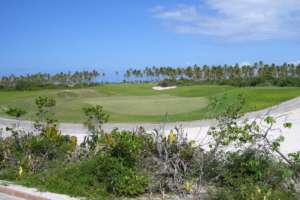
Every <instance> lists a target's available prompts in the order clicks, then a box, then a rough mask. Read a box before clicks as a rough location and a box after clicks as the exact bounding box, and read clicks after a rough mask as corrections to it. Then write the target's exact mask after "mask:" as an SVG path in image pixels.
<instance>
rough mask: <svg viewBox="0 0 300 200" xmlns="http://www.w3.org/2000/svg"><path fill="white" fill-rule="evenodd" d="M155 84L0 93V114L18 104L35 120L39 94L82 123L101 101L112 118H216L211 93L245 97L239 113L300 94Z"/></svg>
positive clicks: (299, 90) (58, 111) (295, 90)
mask: <svg viewBox="0 0 300 200" xmlns="http://www.w3.org/2000/svg"><path fill="white" fill-rule="evenodd" d="M154 85H155V84H152V83H147V84H107V85H102V86H97V87H93V88H86V89H69V90H61V89H60V90H41V91H5V92H4V91H2V92H0V115H1V116H5V117H8V116H6V114H5V109H6V108H8V107H22V108H24V109H26V110H27V111H28V114H26V115H25V116H24V119H29V120H32V119H34V113H35V107H34V99H35V98H36V97H37V96H40V95H48V96H53V97H55V98H56V100H57V106H56V108H55V110H54V111H55V113H56V116H57V118H58V119H59V120H60V121H63V122H82V120H83V112H82V108H83V107H85V106H88V105H91V104H92V105H95V104H99V105H103V106H104V110H105V111H107V112H108V113H109V114H110V121H111V122H137V121H139V122H145V121H149V122H159V121H165V120H166V112H168V118H167V119H168V120H169V121H187V120H197V119H203V118H210V117H214V116H216V114H217V113H218V112H220V111H221V110H222V108H218V109H216V110H212V109H211V108H210V107H209V106H208V104H209V101H210V99H211V98H212V97H219V98H221V97H224V94H226V95H225V97H226V99H223V101H224V102H225V103H224V104H226V102H231V101H234V99H235V98H236V96H237V95H239V94H243V95H245V97H246V105H245V108H244V111H245V112H246V111H254V110H258V109H263V108H266V107H269V106H273V105H276V104H278V103H280V102H283V101H286V100H289V99H292V98H294V97H297V96H300V88H292V87H282V88H281V87H253V88H248V87H243V88H236V87H230V86H215V85H195V86H182V87H178V88H176V89H172V90H165V91H155V90H152V87H153V86H154Z"/></svg>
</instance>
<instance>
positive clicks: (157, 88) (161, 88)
mask: <svg viewBox="0 0 300 200" xmlns="http://www.w3.org/2000/svg"><path fill="white" fill-rule="evenodd" d="M175 88H177V86H170V87H161V86H154V87H152V89H153V90H171V89H175Z"/></svg>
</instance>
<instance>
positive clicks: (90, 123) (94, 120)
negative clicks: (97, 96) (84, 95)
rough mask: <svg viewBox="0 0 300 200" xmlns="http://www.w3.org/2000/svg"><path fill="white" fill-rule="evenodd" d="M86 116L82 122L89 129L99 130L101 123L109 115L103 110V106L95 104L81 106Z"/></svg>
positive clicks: (106, 119) (105, 120)
mask: <svg viewBox="0 0 300 200" xmlns="http://www.w3.org/2000/svg"><path fill="white" fill-rule="evenodd" d="M83 111H84V114H85V116H86V121H85V122H84V124H85V125H86V126H87V127H88V129H89V130H90V131H99V130H101V129H102V125H103V124H104V123H106V122H107V121H108V118H109V115H108V114H106V113H105V112H104V111H103V107H102V106H99V105H96V106H90V107H86V108H83Z"/></svg>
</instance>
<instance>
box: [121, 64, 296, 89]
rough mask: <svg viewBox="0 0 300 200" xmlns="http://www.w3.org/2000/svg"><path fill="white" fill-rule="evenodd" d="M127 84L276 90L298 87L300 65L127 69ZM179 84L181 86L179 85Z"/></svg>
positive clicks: (125, 75)
mask: <svg viewBox="0 0 300 200" xmlns="http://www.w3.org/2000/svg"><path fill="white" fill-rule="evenodd" d="M124 78H125V80H126V81H128V82H132V81H156V82H157V81H163V80H165V81H166V80H168V81H169V83H174V82H177V83H182V81H183V80H185V82H198V83H199V82H200V83H217V84H228V85H236V86H256V85H259V84H270V85H279V86H300V64H288V63H283V64H281V65H276V64H264V63H263V62H262V61H260V62H256V63H254V64H253V65H242V66H240V65H239V64H235V65H212V66H208V65H203V66H200V65H197V64H195V65H194V66H187V67H170V66H164V67H156V66H153V67H146V68H144V69H132V68H130V69H128V70H126V72H125V74H124ZM179 80H181V82H180V81H179Z"/></svg>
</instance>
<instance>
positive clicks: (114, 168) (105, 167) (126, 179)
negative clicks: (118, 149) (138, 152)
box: [96, 155, 148, 196]
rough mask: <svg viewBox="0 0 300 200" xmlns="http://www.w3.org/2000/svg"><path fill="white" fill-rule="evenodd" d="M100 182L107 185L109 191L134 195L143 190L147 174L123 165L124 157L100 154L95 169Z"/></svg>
mask: <svg viewBox="0 0 300 200" xmlns="http://www.w3.org/2000/svg"><path fill="white" fill-rule="evenodd" d="M96 176H97V178H98V180H99V181H100V182H104V183H105V184H106V185H107V189H108V191H109V192H112V193H115V194H117V195H125V196H135V195H138V194H142V193H144V192H145V189H146V187H147V184H148V180H147V176H144V175H142V174H141V172H138V170H137V169H136V168H131V167H128V166H126V165H124V159H121V158H116V157H112V156H108V155H100V157H99V160H98V165H97V170H96Z"/></svg>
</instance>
